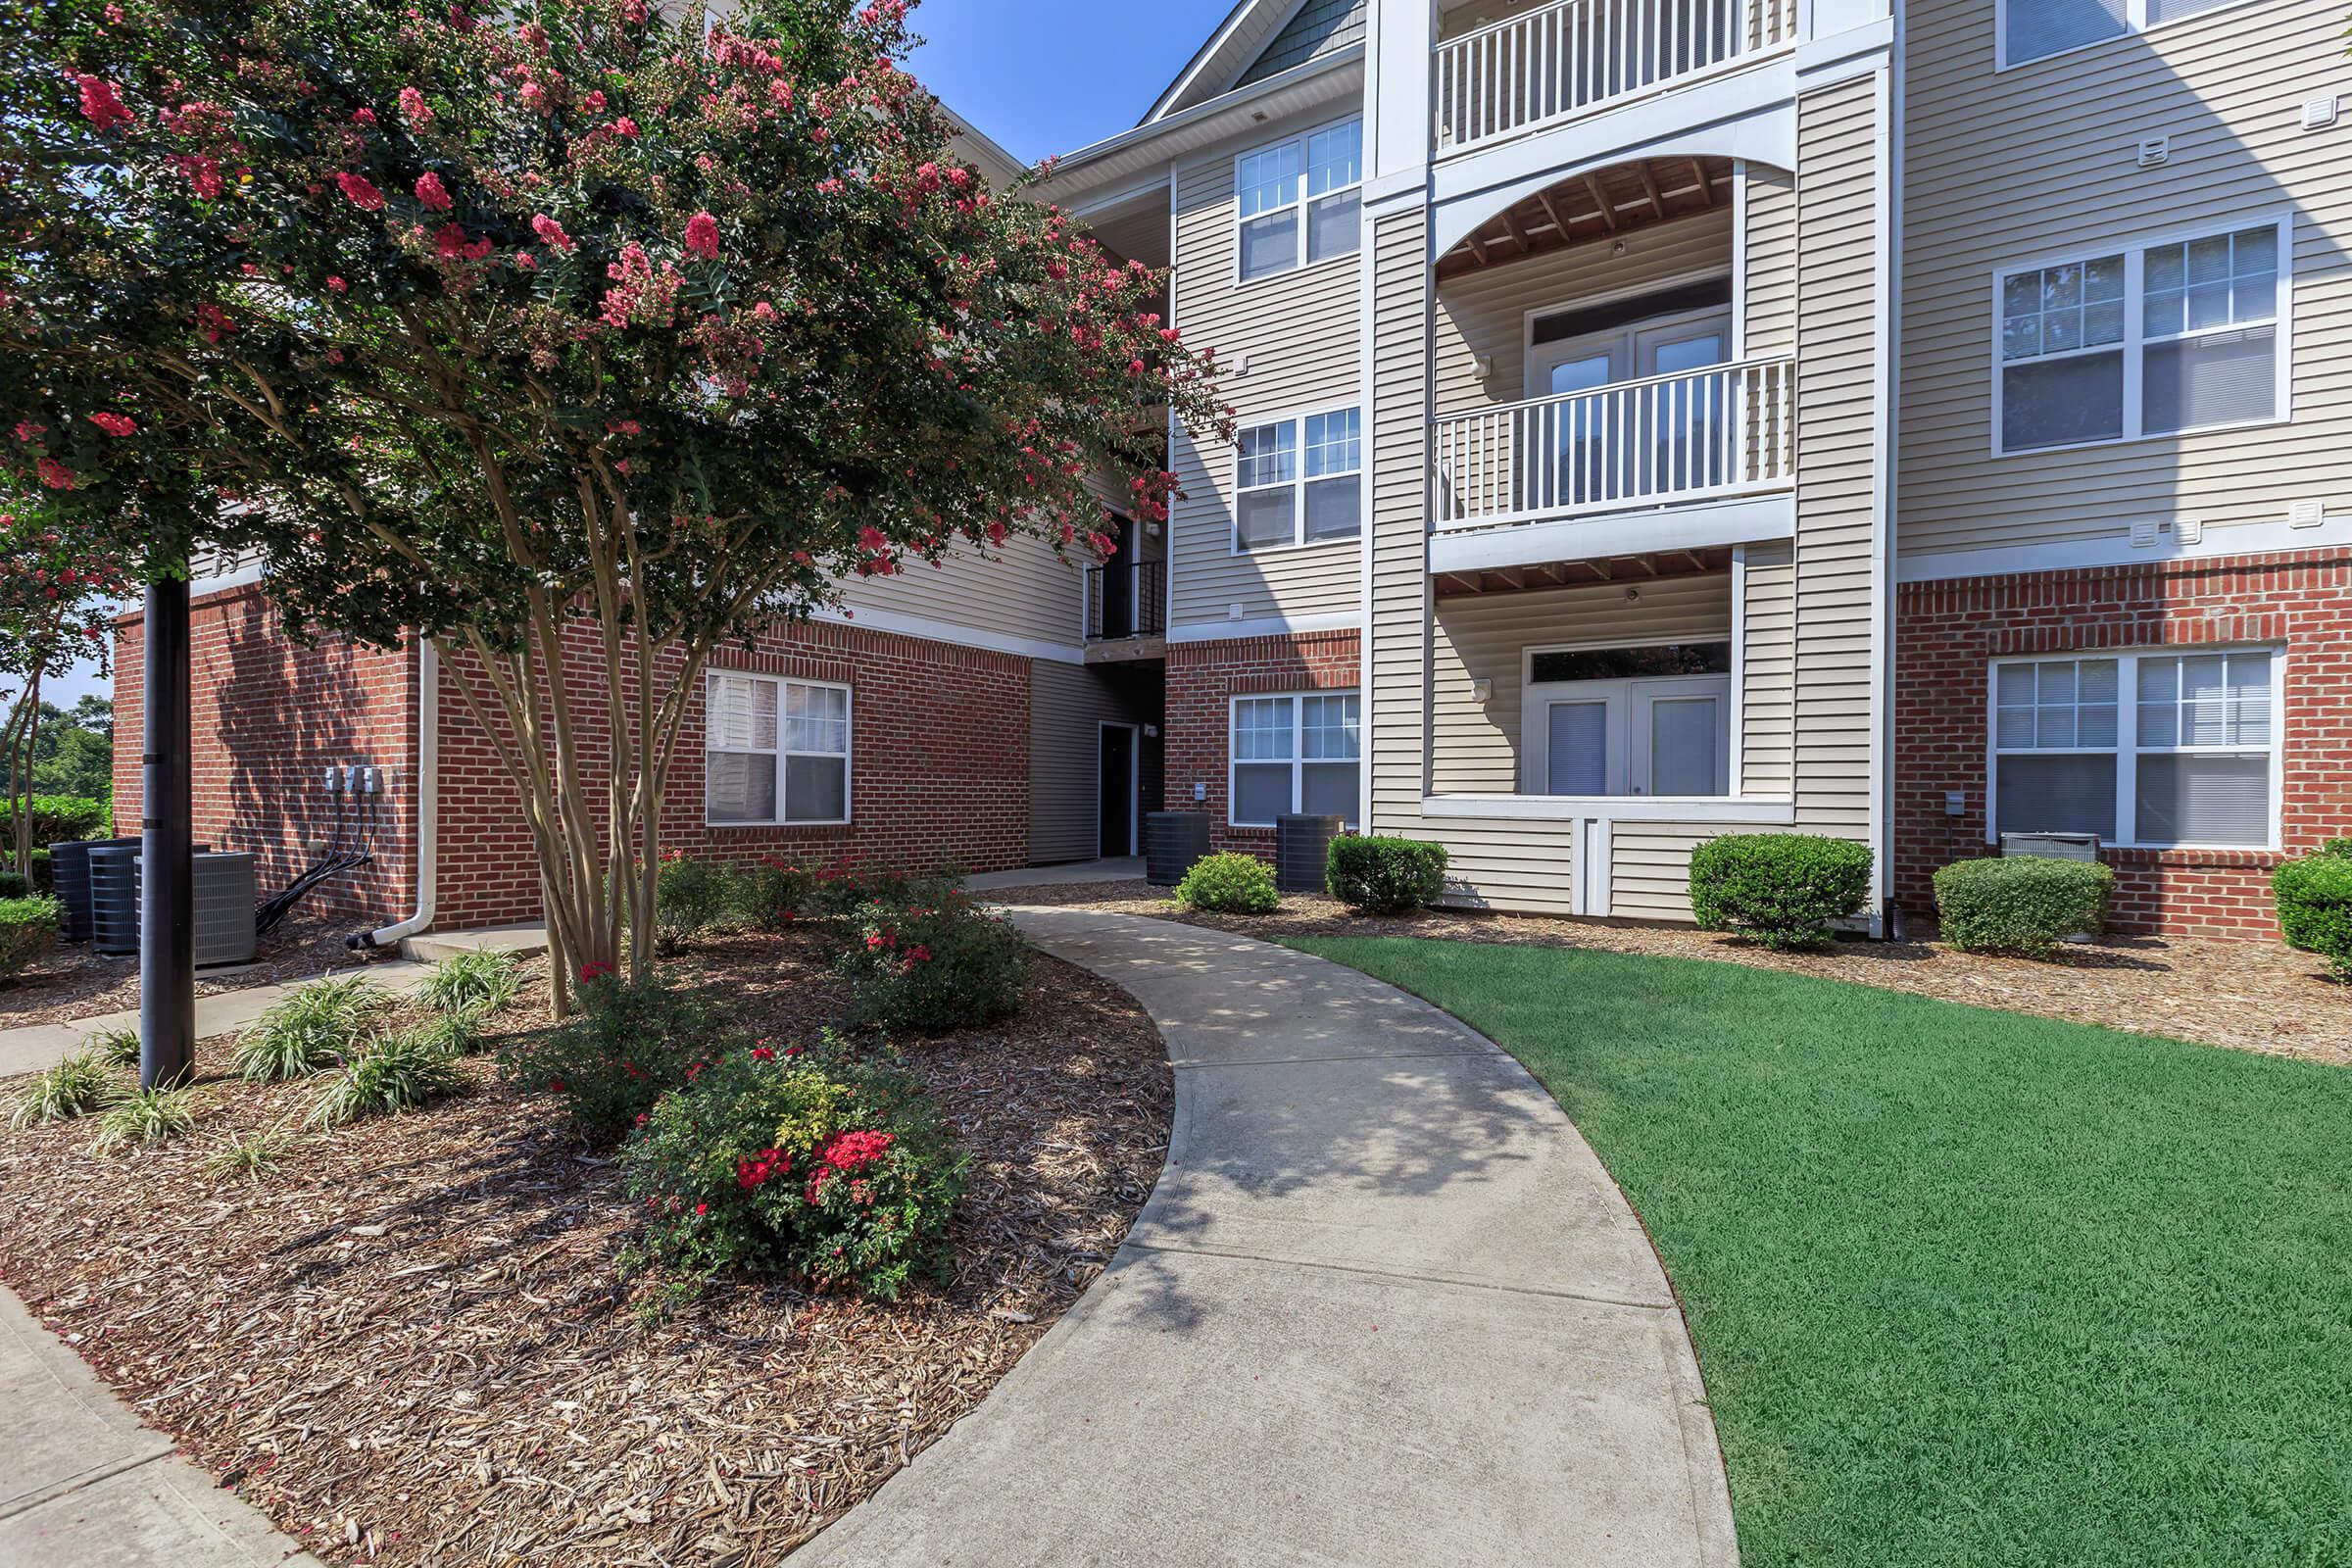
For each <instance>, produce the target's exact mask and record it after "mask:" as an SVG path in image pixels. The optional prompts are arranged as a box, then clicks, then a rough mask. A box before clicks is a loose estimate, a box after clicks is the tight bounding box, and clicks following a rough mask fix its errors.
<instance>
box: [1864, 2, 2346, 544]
mask: <svg viewBox="0 0 2352 1568" xmlns="http://www.w3.org/2000/svg"><path fill="white" fill-rule="evenodd" d="M2343 21H2344V18H2343V7H2342V6H2341V5H2340V4H2339V3H2338V0H2270V3H2265V4H2259V5H2234V6H2229V7H2228V8H2226V9H2223V10H2219V11H2216V12H2213V13H2212V14H2210V15H2205V16H2198V17H2194V18H2190V19H2188V20H2186V21H2183V22H2180V23H2178V24H2175V25H2170V26H2167V27H2164V28H2162V29H2159V30H2157V31H2154V32H2150V33H2147V34H2143V35H2139V36H2133V37H2126V38H2120V39H2116V40H2114V41H2112V42H2109V43H2104V44H2100V45H2097V46H2095V47H2092V48H2088V49H2082V50H2078V51H2076V52H2074V53H2071V54H2068V55H2065V56H2062V57H2059V58H2054V59H2050V60H2044V61H2039V62H2035V63H2033V64H2029V65H2026V66H2021V67H2019V68H2017V69H2015V70H2012V71H2008V72H2003V73H1998V74H1996V73H1994V71H1993V22H1994V5H1993V0H1954V3H1952V4H1947V5H1939V6H1927V7H1914V8H1912V11H1911V13H1910V19H1909V22H1908V25H1907V27H1906V32H1905V36H1906V38H1907V39H1908V63H1909V71H1910V74H1909V82H1908V98H1909V105H1908V114H1909V117H1910V119H1909V124H1908V127H1907V136H1906V147H1907V149H1908V151H1907V158H1906V165H1907V167H1906V176H1905V177H1906V191H1905V196H1906V203H1907V207H1906V215H1905V223H1904V230H1905V239H1904V246H1905V254H1904V258H1903V266H1904V278H1903V300H1904V306H1903V366H1902V411H1903V417H1902V452H1901V466H1900V485H1901V489H1900V495H1899V498H1898V512H1897V515H1898V518H1899V523H1900V527H1899V534H1898V537H1899V540H1900V546H1901V549H1902V550H1903V551H1904V552H1905V553H1906V554H1911V553H1918V552H1943V551H1952V550H1967V549H1977V548H1985V547H1993V546H2016V545H2026V544H2041V543H2060V542H2064V541H2070V540H2082V539H2088V538H2113V537H2118V536H2123V535H2127V534H2128V533H2129V530H2130V525H2131V521H2132V519H2134V518H2140V517H2156V518H2171V517H2174V516H2192V517H2197V518H2199V519H2201V520H2202V521H2203V522H2204V523H2205V525H2206V527H2207V528H2208V530H2212V529H2217V528H2224V527H2227V526H2229V525H2230V524H2234V523H2246V522H2259V521H2271V520H2278V519H2282V518H2283V517H2284V515H2285V513H2286V508H2287V504H2288V503H2289V502H2290V501H2293V500H2297V499H2303V498H2311V499H2317V500H2320V501H2323V502H2324V503H2325V504H2326V506H2327V510H2328V511H2329V512H2331V513H2332V512H2341V511H2344V510H2347V509H2352V352H2348V346H2352V260H2348V259H2347V256H2346V246H2347V243H2348V242H2352V160H2348V159H2347V157H2346V146H2345V132H2344V130H2343V129H2342V127H2341V126H2338V127H2336V128H2334V129H2330V130H2324V131H2306V130H2304V129H2302V128H2301V125H2300V123H2299V117H2298V112H2297V111H2298V107H2299V105H2300V104H2301V102H2302V100H2303V99H2304V98H2305V97H2306V96H2309V95H2310V94H2312V93H2314V92H2322V91H2340V90H2342V88H2343V87H2344V85H2345V63H2344V55H2343V50H2344V44H2343ZM2155 133H2167V134H2169V135H2170V136H2171V138H2172V144H2171V156H2170V158H2169V159H2168V161H2167V162H2166V163H2164V164H2163V165H2162V166H2160V167H2157V168H2153V169H2141V168H2138V167H2137V166H2136V163H2135V160H2134V148H2135V144H2136V141H2137V139H2138V138H2139V137H2140V136H2142V135H2147V134H2155ZM2288 207H2292V208H2293V209H2295V212H2296V220H2295V225H2294V244H2293V246H2292V255H2293V258H2294V274H2293V316H2292V332H2293V339H2294V342H2293V353H2294V363H2293V369H2292V399H2293V414H2294V417H2293V422H2292V423H2291V424H2273V425H2267V426H2262V427H2259V428H2249V429H2239V430H2227V431H2213V432H2208V433H2205V434H2193V433H2192V434H2187V435H2179V436H2157V437H2150V438H2146V439H2143V440H2138V441H2131V442H2126V443H2118V444H2114V445H2109V446H2104V447H2092V448H2083V449H2079V450H2075V451H2068V452H2045V453H2032V454H2021V455H2019V456H2015V457H2005V458H1998V459H1996V458H1994V457H1993V456H1992V455H1991V450H1992V449H1991V437H1992V427H1991V421H1992V390H1991V377H1992V359H1991V352H1992V350H1991V344H1992V335H1993V326H1994V323H1993V298H1992V274H1993V272H1994V270H1996V269H1998V268H2003V267H2008V266H2011V265H2014V264H2017V263H2020V262H2027V261H2032V260H2034V258H2036V257H2040V256H2046V255H2052V254H2077V253H2081V252H2083V251H2088V250H2093V249H2096V248H2098V247H2101V246H2104V245H2107V244H2110V243H2118V244H2121V243H2124V242H2130V241H2132V240H2135V239H2138V238H2141V237H2158V236H2162V235H2166V234H2179V233H2180V232H2181V231H2183V230H2189V231H2194V230H2195V229H2197V228H2200V227H2204V228H2209V229H2212V230H2222V229H2226V228H2228V227H2229V226H2231V225H2233V224H2235V223H2238V222H2240V221H2262V220H2263V219H2265V218H2266V217H2268V216H2271V215H2273V214H2275V213H2276V212H2278V210H2280V209H2284V208H2288ZM2211 537H2212V536H2211V533H2210V532H2209V533H2208V540H2209V542H2210V540H2211Z"/></svg>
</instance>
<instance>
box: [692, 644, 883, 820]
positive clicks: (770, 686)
mask: <svg viewBox="0 0 2352 1568" xmlns="http://www.w3.org/2000/svg"><path fill="white" fill-rule="evenodd" d="M704 695H705V699H706V704H705V710H706V711H705V716H704V728H705V732H706V738H705V747H706V751H705V756H704V768H703V814H704V817H705V819H706V820H708V821H710V822H711V823H714V824H719V825H736V824H747V823H748V824H758V825H772V824H777V823H837V822H847V821H848V820H849V819H850V689H849V688H848V687H846V686H830V685H820V684H817V683H814V682H809V681H797V680H777V679H774V678H772V677H769V676H764V675H745V674H738V673H736V672H734V671H731V670H712V671H711V675H710V678H709V680H708V681H707V683H706V685H705V689H704Z"/></svg>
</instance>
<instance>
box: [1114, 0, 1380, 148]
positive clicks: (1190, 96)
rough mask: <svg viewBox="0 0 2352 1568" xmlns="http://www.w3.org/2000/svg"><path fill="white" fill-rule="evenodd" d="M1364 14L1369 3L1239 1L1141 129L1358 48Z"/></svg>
mask: <svg viewBox="0 0 2352 1568" xmlns="http://www.w3.org/2000/svg"><path fill="white" fill-rule="evenodd" d="M1365 11H1366V4H1365V0H1241V3H1240V4H1238V5H1236V6H1235V7H1234V8H1233V10H1232V11H1231V12H1230V13H1228V14H1227V16H1226V18H1225V20H1224V22H1223V23H1221V24H1219V25H1218V27H1217V30H1216V31H1215V32H1213V33H1211V34H1210V35H1209V38H1208V41H1207V42H1206V43H1204V44H1202V45H1201V49H1200V51H1199V52H1198V53H1197V54H1195V55H1194V56H1193V58H1192V59H1191V60H1190V61H1189V62H1187V63H1186V65H1185V68H1184V70H1183V71H1181V72H1180V73H1177V76H1176V79H1175V80H1174V81H1172V82H1170V83H1168V86H1167V90H1166V91H1164V92H1162V93H1161V94H1160V95H1159V98H1158V100H1157V101H1156V102H1154V103H1153V104H1152V108H1151V110H1150V111H1149V112H1148V113H1146V114H1145V116H1144V118H1143V120H1142V121H1141V122H1140V123H1142V124H1146V125H1149V124H1151V123H1152V122H1153V121H1157V120H1164V119H1166V118H1167V117H1168V116H1169V115H1172V114H1175V113H1177V112H1178V111H1180V110H1185V109H1190V108H1192V107H1194V106H1195V105H1197V104H1201V103H1203V102H1205V101H1207V100H1208V99H1210V98H1214V97H1216V96H1217V95H1218V94H1220V93H1225V92H1230V91H1232V90H1233V89H1234V88H1236V87H1240V86H1247V85H1249V84H1250V83H1252V82H1256V81H1262V80H1264V79H1265V78H1267V77H1269V76H1274V75H1278V74H1280V73H1283V72H1285V71H1288V70H1291V69H1292V68H1294V67H1297V66H1302V65H1306V64H1308V63H1310V62H1312V61H1316V60H1321V59H1324V58H1326V57H1327V56H1331V55H1336V54H1339V53H1342V52H1343V51H1345V50H1348V48H1350V47H1352V46H1354V45H1356V44H1360V43H1362V42H1363V39H1364V28H1365V20H1364V18H1365Z"/></svg>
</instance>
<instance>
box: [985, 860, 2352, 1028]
mask: <svg viewBox="0 0 2352 1568" xmlns="http://www.w3.org/2000/svg"><path fill="white" fill-rule="evenodd" d="M988 897H989V900H990V901H991V902H992V903H998V904H1036V905H1056V906H1061V907H1079V908H1092V909H1103V910H1107V911H1111V912H1116V913H1121V914H1145V915H1153V916H1157V917H1159V918H1163V919H1172V920H1182V921H1185V922H1187V923H1189V924H1193V925H1201V926H1208V927H1211V928H1213V929H1215V930H1219V931H1231V932H1234V933H1237V934H1239V935H1243V936H1256V937H1269V938H1271V937H1282V936H1412V937H1440V938H1446V939H1449V940H1453V941H1462V942H1517V943H1535V944H1542V945H1546V946H1551V947H1565V948H1595V949H1601V950H1605V951H1608V952H1612V953H1638V954H1654V955H1658V956H1668V957H1678V958H1714V959H1719V960H1722V961H1724V962H1727V963H1745V964H1753V965H1756V966H1758V967H1760V968H1767V969H1786V970H1789V971H1791V972H1793V973H1797V974H1811V975H1819V976H1822V977H1823V978H1825V979H1831V980H1847V981H1853V982H1855V983H1857V984H1861V985H1870V986H1881V987H1884V988H1886V989H1887V990H1889V991H1908V992H1912V993H1915V994H1917V995H1920V996H1926V997H1936V998H1938V999H1940V1000H1942V1001H1946V1002H1963V1003H1969V1004H1972V1005H1977V1006H1982V1007H2003V1008H2007V1009H2008V1010H2010V1011H2013V1012H2030V1013H2036V1014H2039V1015H2040V1016H2042V1017H2045V1018H2065V1019H2070V1020H2073V1021H2075V1022H2078V1023H2093V1024H2102V1025H2105V1026H2107V1027H2109V1028H2115V1029H2129V1030H2135V1031H2138V1032H2141V1033H2146V1034H2158V1035H2169V1036H2172V1037H2173V1038H2175V1039H2180V1040H2199V1041H2203V1042H2205V1043H2207V1044H2209V1045H2216V1046H2228V1047H2230V1048H2231V1049H2233V1050H2239V1051H2259V1052H2264V1053H2268V1054H2273V1055H2280V1056H2299V1057H2303V1058H2305V1059H2307V1060H2312V1061H2324V1062H2331V1063H2335V1064H2337V1065H2348V1064H2352V992H2347V991H2346V990H2345V988H2344V987H2342V986H2338V985H2335V984H2333V983H2331V982H2330V981H2329V980H2328V979H2327V970H2326V967H2325V966H2324V965H2323V964H2321V962H2320V961H2319V960H2318V959H2316V958H2314V957H2313V956H2311V955H2309V954H2306V953H2297V952H2295V951H2294V950H2293V949H2291V948H2289V947H2287V946H2285V945H2284V944H2283V943H2278V942H2230V941H2221V940H2213V939H2207V938H2198V937H2165V938H2157V937H2117V938H2112V939H2110V940H2107V941H2104V942H2100V943H2097V944H2094V945H2092V946H2089V947H2081V948H2069V949H2067V950H2065V952H2064V953H2063V954H2062V955H2061V956H2059V957H2057V958H2055V959H2052V960H2049V961H2046V962H2044V961H2037V960H2034V959H2028V958H2007V957H1996V956H1985V955H1978V954H1967V953H1959V952H1956V951H1954V950H1953V949H1951V948H1948V947H1945V946H1944V945H1943V944H1942V943H1940V942H1936V941H1934V940H1914V941H1910V942H1900V943H1895V942H1839V943H1838V944H1836V945H1835V946H1834V947H1833V948H1831V949H1830V950H1829V951H1828V952H1826V953H1818V954H1813V953H1793V954H1790V953H1774V952H1772V951H1770V950H1769V949H1766V948H1762V947H1758V946H1757V945H1755V944H1754V943H1752V942H1745V941H1742V940H1740V939H1739V938H1736V937H1728V936H1720V935H1715V934H1712V933H1709V932H1704V931H1697V930H1693V929H1691V927H1689V926H1667V925H1640V924H1634V923H1631V922H1623V923H1621V922H1616V921H1604V920H1566V919H1556V918H1545V917H1542V916H1534V915H1508V914H1483V913H1474V912H1466V911H1456V910H1444V909H1437V910H1429V911H1425V912H1423V913H1419V914H1411V915H1399V916H1394V917H1378V916H1367V915H1359V914H1351V913H1349V912H1348V909H1347V908H1346V907H1344V906H1342V905H1340V904H1338V903H1336V902H1334V901H1333V900H1331V899H1327V898H1322V897H1319V896H1316V897H1309V896H1304V895H1299V894H1286V895H1284V897H1283V907H1282V908H1281V910H1280V911H1278V912H1277V913H1274V914H1270V915H1218V914H1199V913H1195V912H1192V911H1190V910H1185V909H1179V908H1177V907H1175V906H1173V905H1172V904H1170V903H1169V902H1168V899H1167V894H1166V892H1165V890H1163V889H1158V888H1152V887H1149V886H1147V885H1146V884H1144V883H1142V882H1117V883H1095V884H1093V885H1091V886H1089V885H1080V886H1054V887H1032V888H997V889H992V890H990V892H989V894H988Z"/></svg>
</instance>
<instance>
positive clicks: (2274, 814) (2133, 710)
mask: <svg viewBox="0 0 2352 1568" xmlns="http://www.w3.org/2000/svg"><path fill="white" fill-rule="evenodd" d="M2217 654H2219V655H2225V656H2226V655H2230V654H2268V655H2269V656H2270V660H2271V744H2270V754H2271V820H2270V836H2269V837H2268V838H2267V839H2265V840H2264V841H2263V842H2262V843H2260V844H2197V843H2188V844H2143V843H2141V842H2140V841H2139V833H2138V826H2139V824H2138V822H2137V820H2136V817H2137V815H2138V801H2139V759H2140V757H2141V756H2142V755H2143V754H2144V755H2147V756H2152V757H2153V756H2191V757H2193V756H2198V755H2222V756H2231V757H2240V756H2243V755H2245V754H2246V753H2248V752H2252V751H2258V750H2260V748H2258V747H2253V746H2142V745H2140V744H2139V662H2140V661H2141V660H2143V659H2201V658H2209V657H2211V656H2214V655H2217ZM2106 659H2112V660H2114V661H2115V662H2116V669H2115V697H2116V704H2115V745H2114V746H2113V747H2100V746H2036V747H2013V748H2011V753H2012V754H2013V755H2015V756H2019V757H2113V758H2114V759H2115V832H2116V836H2115V838H2114V840H2113V841H2112V842H2109V843H2103V844H2101V845H2100V848H2102V849H2109V850H2146V851H2152V852H2161V851H2166V850H2186V851H2196V852H2203V853H2216V854H2234V855H2260V854H2264V853H2270V854H2278V853H2279V851H2280V849H2281V848H2282V846H2283V843H2284V834H2283V832H2282V830H2281V826H2280V823H2281V819H2282V814H2283V810H2284V807H2285V791H2286V649H2285V648H2284V647H2283V646H2281V645H2279V644H2277V643H2253V644H2243V643H2211V644H2208V643H2167V644H2165V645H2164V646H2163V647H2160V648H2079V649H2075V650H2073V651H2071V652H2068V653H2062V654H2013V655H2007V656H2004V657H2000V658H1995V659H1992V660H1989V661H1987V662H1986V663H1985V843H1986V844H1989V845H1992V846H1995V847H1996V848H1997V847H1998V846H1999V844H2000V842H2001V825H2000V820H1999V809H1998V803H1999V801H2000V787H2001V772H2000V768H2001V756H2002V752H2001V733H2000V702H2001V666H2002V665H2004V664H2067V663H2081V662H2084V661H2090V662H2097V661H2099V660H2106ZM2015 831H2018V832H2021V833H2027V832H2033V831H2034V829H2032V828H2019V829H2016V830H2015Z"/></svg>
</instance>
